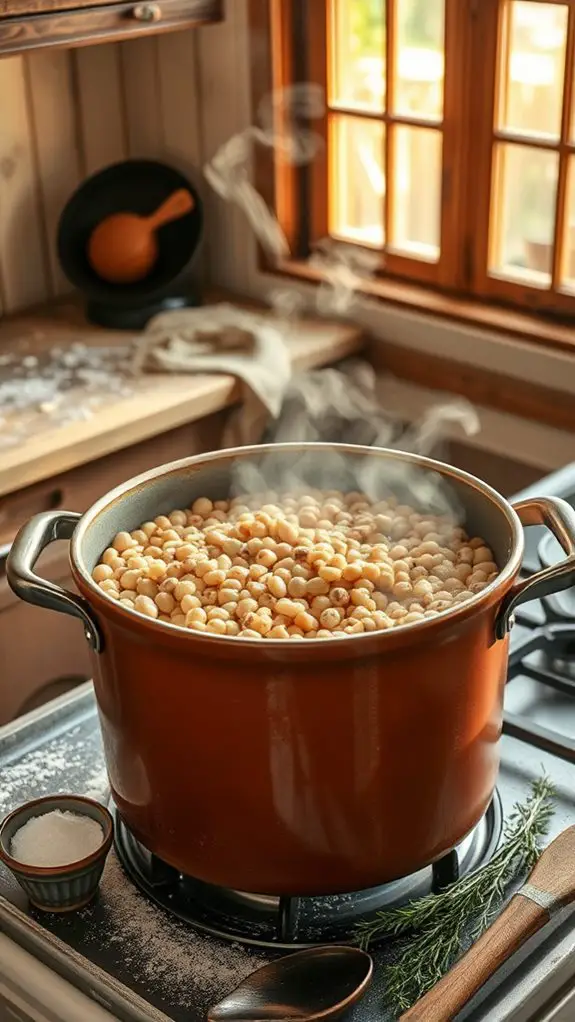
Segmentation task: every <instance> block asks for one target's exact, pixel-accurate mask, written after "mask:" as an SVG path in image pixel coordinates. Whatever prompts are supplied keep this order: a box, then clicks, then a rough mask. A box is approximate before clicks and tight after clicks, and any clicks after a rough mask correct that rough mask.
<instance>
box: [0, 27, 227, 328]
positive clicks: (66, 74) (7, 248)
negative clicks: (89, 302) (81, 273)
mask: <svg viewBox="0 0 575 1022" xmlns="http://www.w3.org/2000/svg"><path fill="white" fill-rule="evenodd" d="M217 28H218V26H213V27H211V28H210V29H205V30H204V29H202V30H197V29H191V30H187V31H184V32H176V33H170V34H167V35H161V36H156V37H150V38H144V39H135V40H131V41H129V42H125V43H108V44H104V45H99V46H90V47H84V48H80V49H77V50H57V51H52V52H50V51H46V52H39V53H35V54H31V55H29V56H22V57H20V56H17V57H7V58H4V59H2V60H0V315H1V314H6V313H10V312H14V311H17V310H18V309H22V308H25V307H27V306H30V305H33V304H36V303H38V302H42V301H46V300H48V299H50V298H52V297H56V296H58V295H60V294H65V293H66V292H69V291H70V285H69V284H68V283H67V281H66V279H65V278H64V276H63V274H62V272H61V270H60V268H59V266H58V261H57V258H56V253H55V233H56V225H57V223H58V217H59V214H60V211H61V210H62V207H63V206H64V204H65V202H66V200H67V198H68V196H69V195H70V194H71V192H72V191H73V190H74V188H75V187H76V186H77V185H78V184H79V182H80V181H81V180H82V179H83V178H84V177H85V176H86V175H88V174H91V173H93V172H94V171H96V170H98V169H100V168H101V167H104V166H106V165H107V164H110V163H114V162H115V161H117V160H122V159H126V158H128V157H151V158H156V159H161V160H165V161H166V162H168V163H171V164H172V165H173V166H176V167H179V168H180V169H181V170H182V171H183V172H185V173H188V174H189V175H190V177H191V179H192V180H193V181H194V182H195V183H196V184H198V183H200V181H201V163H202V145H201V138H200V111H199V88H198V85H199V83H198V78H199V71H198V69H199V58H198V47H199V40H198V35H199V33H200V32H201V34H202V35H204V33H207V34H208V39H209V40H210V33H213V32H214V31H217ZM213 40H214V37H213V36H211V46H213Z"/></svg>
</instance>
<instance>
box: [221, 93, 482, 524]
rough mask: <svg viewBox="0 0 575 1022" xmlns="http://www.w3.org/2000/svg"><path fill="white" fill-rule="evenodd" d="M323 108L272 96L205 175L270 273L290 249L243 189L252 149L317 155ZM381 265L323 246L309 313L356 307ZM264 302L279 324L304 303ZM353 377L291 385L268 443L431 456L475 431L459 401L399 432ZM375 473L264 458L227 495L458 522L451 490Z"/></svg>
mask: <svg viewBox="0 0 575 1022" xmlns="http://www.w3.org/2000/svg"><path fill="white" fill-rule="evenodd" d="M325 109H326V108H325V97H324V94H323V90H322V89H321V88H320V87H319V86H317V85H315V84H313V83H305V84H298V85H295V86H291V87H290V88H287V89H283V90H277V91H274V92H272V93H270V94H269V95H268V96H267V97H266V98H265V99H264V101H263V102H262V103H261V104H260V107H259V110H258V115H257V123H256V124H255V125H252V126H250V127H248V128H246V129H245V130H244V131H242V132H240V133H238V134H237V135H234V136H232V138H230V139H228V141H227V142H225V143H224V145H222V146H221V148H220V149H219V150H218V151H217V153H216V154H215V156H214V157H213V159H212V160H211V162H210V163H208V164H207V165H206V166H205V168H204V173H205V176H206V178H207V180H208V182H209V184H210V185H211V187H212V188H213V189H214V190H215V191H216V192H217V193H218V194H219V195H220V196H221V197H222V198H223V199H225V200H227V201H228V202H231V203H233V204H235V205H236V206H238V207H239V208H240V209H241V210H242V211H243V212H244V214H245V216H246V218H247V220H248V222H249V224H250V226H251V228H252V230H253V232H254V234H255V236H256V238H257V240H258V241H259V243H260V244H261V246H262V247H263V249H264V250H265V252H266V253H267V255H268V257H269V258H270V259H271V260H272V262H273V263H274V264H276V265H277V264H279V263H281V262H282V261H283V260H285V259H286V258H287V257H288V256H289V255H290V251H289V245H288V241H287V238H286V236H285V233H284V231H283V230H282V227H281V225H280V223H279V222H278V220H277V218H276V217H275V215H274V213H273V211H272V210H271V209H270V208H269V207H268V205H267V203H266V202H265V200H264V198H263V196H262V195H260V194H259V192H258V191H257V189H256V188H255V187H254V185H253V183H252V181H251V171H252V157H253V153H254V149H255V147H256V146H263V147H265V148H267V149H272V150H273V151H274V154H275V158H276V159H277V160H278V161H280V162H284V163H288V164H290V165H292V166H294V165H295V166H299V167H302V166H306V165H307V164H309V163H311V162H312V160H314V159H315V157H316V156H317V155H318V153H319V151H320V149H321V148H322V146H323V140H322V138H321V136H320V135H319V134H318V133H317V132H314V131H313V127H312V125H313V122H314V120H317V119H319V118H321V117H323V116H324V115H325ZM380 261H381V258H380V254H377V253H374V252H370V251H368V250H366V249H362V248H360V247H358V246H353V245H349V244H342V243H339V242H337V241H334V240H333V239H332V238H324V239H322V240H321V241H320V242H319V243H318V244H317V245H316V246H315V251H314V253H313V254H312V256H311V257H310V259H309V264H310V266H311V267H313V268H315V269H316V270H318V271H319V274H318V275H319V277H320V283H319V286H318V287H317V289H316V292H315V307H314V311H316V312H319V313H320V314H321V315H324V316H325V315H329V316H332V317H333V316H336V317H345V316H347V315H349V312H350V310H351V309H352V308H353V307H354V306H355V305H356V304H357V303H358V302H361V300H362V299H361V298H360V297H359V293H360V291H361V288H362V285H364V284H365V282H366V281H367V280H369V279H370V278H371V277H373V275H374V273H375V272H376V269H377V267H378V265H379V264H380ZM269 297H270V299H271V302H272V305H273V306H274V308H275V310H276V314H277V315H278V316H279V317H280V318H282V319H286V320H293V319H296V318H297V316H298V315H299V314H300V313H302V312H303V311H304V306H305V304H306V301H305V298H303V297H302V295H301V293H300V292H298V291H297V290H296V289H295V288H289V287H279V288H276V289H274V290H273V291H272V293H271V295H270V296H269ZM361 372H362V373H363V380H362V381H359V383H358V380H357V379H356V380H355V383H354V381H350V380H349V379H346V377H345V375H343V374H342V373H341V372H338V371H337V370H329V369H328V370H323V371H321V372H319V373H308V374H306V376H304V377H301V378H298V379H297V380H296V382H295V384H294V387H295V389H296V391H297V396H298V397H299V398H300V406H299V411H298V413H297V414H295V415H293V414H290V412H289V411H288V414H287V416H286V417H284V419H285V420H286V421H283V422H282V421H281V420H280V422H279V423H278V424H277V425H276V429H275V430H274V431H273V433H272V436H271V437H270V438H269V439H272V440H274V441H276V442H282V441H283V442H300V443H301V442H310V441H321V440H328V441H331V442H332V443H333V433H334V423H337V424H338V427H337V429H336V432H339V434H340V435H339V436H338V440H340V441H341V442H348V443H349V442H352V443H359V444H362V445H366V446H373V447H388V448H389V447H392V448H396V449H398V450H404V451H409V452H412V453H415V454H430V453H431V452H432V451H433V450H434V448H435V447H436V445H437V443H438V441H439V440H441V439H443V438H444V436H445V427H446V425H447V424H449V425H450V426H451V427H453V425H454V424H456V425H458V426H459V427H460V428H461V429H462V431H463V432H464V433H465V434H466V435H467V436H471V435H473V434H475V433H477V432H478V430H479V419H478V416H477V413H476V412H475V410H474V409H473V407H472V406H471V405H470V404H469V403H468V402H467V401H463V400H456V401H451V402H444V403H442V404H440V405H437V406H435V407H433V408H431V409H429V410H428V411H427V412H426V413H425V414H424V415H423V416H422V418H421V420H420V421H419V422H416V423H415V424H411V425H409V426H408V427H407V428H405V427H403V426H401V425H399V424H398V422H397V421H395V420H394V419H393V418H390V416H389V415H385V414H384V413H383V412H382V408H381V403H380V402H379V401H378V398H377V394H376V380H375V374H374V372H373V370H372V368H371V367H370V366H367V365H365V364H364V365H363V366H362V368H361ZM289 396H290V395H288V399H289ZM292 396H293V395H292ZM287 404H288V405H289V400H288V402H287ZM291 411H293V409H291ZM288 461H289V464H288ZM381 466H382V462H381V459H380V458H378V457H377V456H375V455H374V457H372V458H371V457H369V456H368V457H365V458H362V459H358V458H354V459H351V460H350V459H348V458H345V457H343V456H342V455H341V454H340V453H339V452H338V451H337V449H335V448H334V447H333V446H332V447H331V448H325V449H322V452H321V454H320V455H319V456H318V453H317V451H307V452H302V453H298V454H297V455H294V457H293V458H291V459H286V457H285V455H280V456H278V454H277V453H273V452H272V453H270V454H269V455H267V456H266V457H265V458H264V459H263V460H260V461H259V462H258V463H257V464H256V463H255V462H248V463H246V462H245V461H244V460H243V459H242V460H241V461H238V463H237V464H236V466H235V470H234V478H233V491H234V494H240V493H250V494H254V495H255V494H259V493H264V492H265V491H268V490H282V491H288V490H289V491H295V492H297V491H300V492H301V491H302V489H305V488H308V489H309V488H310V487H313V488H315V489H334V488H337V489H343V490H346V489H347V490H349V489H357V490H361V491H363V492H364V493H365V494H366V495H367V496H368V498H369V499H370V500H373V501H376V500H381V499H384V498H385V497H386V496H389V495H395V496H398V497H400V498H401V499H402V500H403V501H405V502H406V503H411V504H413V505H415V506H417V507H419V508H421V509H424V510H427V511H429V512H434V513H436V514H446V515H449V517H451V518H460V517H461V511H460V508H459V506H458V505H457V501H456V500H455V497H454V495H453V493H452V491H451V490H449V488H448V486H447V485H446V483H445V481H444V479H443V477H442V476H440V475H439V474H438V473H435V472H428V471H423V470H422V469H421V468H417V467H411V466H410V465H408V464H406V463H405V462H402V461H400V460H398V461H397V463H395V464H394V463H393V462H389V461H388V462H386V468H385V478H383V476H382V467H381Z"/></svg>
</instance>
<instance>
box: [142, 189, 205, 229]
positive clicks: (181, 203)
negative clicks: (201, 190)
mask: <svg viewBox="0 0 575 1022" xmlns="http://www.w3.org/2000/svg"><path fill="white" fill-rule="evenodd" d="M193 208H194V199H193V196H192V194H191V192H189V191H188V190H187V188H178V189H177V190H176V191H175V192H172V194H171V195H169V196H168V198H167V199H166V200H165V201H164V202H162V204H161V206H158V208H157V210H156V211H155V213H152V214H151V215H150V216H148V217H146V222H147V224H148V226H149V227H150V228H151V229H152V230H156V228H158V227H162V225H163V224H167V223H169V222H170V220H177V219H178V218H179V217H181V216H185V215H186V213H189V212H190V210H192V209H193Z"/></svg>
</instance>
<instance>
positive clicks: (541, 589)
mask: <svg viewBox="0 0 575 1022" xmlns="http://www.w3.org/2000/svg"><path fill="white" fill-rule="evenodd" d="M513 509H514V510H515V511H516V512H517V514H518V515H519V518H520V519H521V522H522V524H523V525H546V526H547V528H548V529H550V530H551V532H552V533H553V535H554V536H555V538H556V540H557V541H558V542H559V543H560V544H561V546H562V547H563V549H564V551H565V553H566V554H567V557H566V559H565V560H564V561H559V562H558V563H557V564H553V565H551V567H549V568H544V569H543V570H542V571H537V572H536V573H535V574H534V575H530V576H529V578H524V579H521V580H520V581H519V582H516V583H515V585H514V586H513V588H512V589H511V591H510V592H509V593H508V594H507V596H506V597H505V599H504V601H503V604H502V606H501V608H500V610H499V613H498V615H497V620H496V622H495V634H496V636H497V638H498V639H503V638H504V637H505V635H506V634H507V632H508V631H509V629H510V627H511V624H512V620H511V619H512V616H513V613H514V611H515V609H516V607H518V606H519V604H520V603H525V602H526V601H527V600H540V599H541V598H542V597H543V596H550V595H551V594H552V593H558V592H560V591H561V590H562V589H569V588H570V587H571V586H572V585H575V511H574V510H573V508H572V507H571V505H570V504H568V503H567V501H566V500H562V499H561V498H560V497H532V498H531V499H528V500H520V501H519V502H518V503H517V504H514V505H513Z"/></svg>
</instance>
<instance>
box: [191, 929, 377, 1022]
mask: <svg viewBox="0 0 575 1022" xmlns="http://www.w3.org/2000/svg"><path fill="white" fill-rule="evenodd" d="M372 973H373V962H372V960H371V958H370V956H369V955H368V954H366V953H365V951H360V949H359V948H356V947H310V948H306V950H305V951H297V952H296V954H293V955H286V956H285V957H284V958H277V959H276V960H275V961H274V962H269V964H268V965H264V966H263V967H262V968H261V969H257V970H256V971H255V972H252V974H251V976H248V978H247V979H245V980H244V981H243V983H240V985H239V986H238V987H236V989H235V990H233V991H232V993H231V994H228V995H227V997H224V999H223V1000H222V1001H220V1002H219V1004H216V1005H214V1007H213V1008H210V1010H209V1011H208V1022H316V1020H319V1019H321V1020H322V1022H326V1020H327V1019H335V1018H337V1017H338V1016H340V1015H343V1014H344V1012H346V1011H347V1010H348V1009H349V1008H350V1007H351V1006H352V1004H355V1003H356V1001H358V1000H359V998H360V997H362V996H363V994H364V993H365V991H366V990H367V988H368V986H369V984H370V982H371V976H372Z"/></svg>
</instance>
